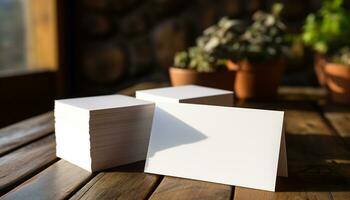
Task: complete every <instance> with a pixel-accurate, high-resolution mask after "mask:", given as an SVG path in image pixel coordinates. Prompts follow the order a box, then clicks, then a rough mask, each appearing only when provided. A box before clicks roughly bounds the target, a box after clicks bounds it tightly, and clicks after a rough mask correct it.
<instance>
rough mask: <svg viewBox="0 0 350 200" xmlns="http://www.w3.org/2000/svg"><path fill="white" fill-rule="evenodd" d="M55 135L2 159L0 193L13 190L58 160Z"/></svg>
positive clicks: (0, 164)
mask: <svg viewBox="0 0 350 200" xmlns="http://www.w3.org/2000/svg"><path fill="white" fill-rule="evenodd" d="M55 154H56V153H55V140H54V135H50V136H47V137H45V138H42V139H40V140H38V141H35V142H33V143H31V144H29V145H27V146H24V147H22V148H20V149H17V150H15V151H13V152H11V153H8V154H6V155H5V156H2V157H1V158H0V177H1V179H0V192H1V193H3V192H5V191H7V190H8V189H11V187H13V186H14V185H16V184H18V183H20V182H21V181H23V180H25V179H26V178H28V177H30V176H32V175H33V174H35V173H37V172H38V171H41V170H42V169H44V168H45V167H47V166H48V165H49V164H51V163H53V162H54V161H56V160H57V158H56V155H55Z"/></svg>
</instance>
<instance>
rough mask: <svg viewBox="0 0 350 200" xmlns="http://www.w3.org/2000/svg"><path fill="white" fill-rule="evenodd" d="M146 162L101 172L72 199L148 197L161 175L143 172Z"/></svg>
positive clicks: (136, 198) (136, 199)
mask: <svg viewBox="0 0 350 200" xmlns="http://www.w3.org/2000/svg"><path fill="white" fill-rule="evenodd" d="M143 168H144V162H137V163H134V164H130V165H126V166H122V167H118V168H115V169H111V170H108V171H105V172H101V173H99V174H98V175H97V176H95V177H94V178H93V179H92V180H91V181H90V182H89V183H87V184H86V185H85V186H84V187H83V188H82V189H81V190H79V191H78V192H77V193H76V194H75V195H74V196H73V197H72V198H71V199H135V200H138V199H146V197H147V196H148V195H149V193H150V192H151V191H153V189H154V187H156V185H157V183H158V179H159V178H160V177H159V176H156V175H150V174H145V173H143Z"/></svg>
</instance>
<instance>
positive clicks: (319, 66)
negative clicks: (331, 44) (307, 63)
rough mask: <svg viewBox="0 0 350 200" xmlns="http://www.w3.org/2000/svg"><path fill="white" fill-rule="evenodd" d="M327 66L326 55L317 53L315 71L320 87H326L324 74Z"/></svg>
mask: <svg viewBox="0 0 350 200" xmlns="http://www.w3.org/2000/svg"><path fill="white" fill-rule="evenodd" d="M326 64H327V59H326V57H325V56H324V55H322V54H319V53H316V54H315V55H314V69H315V73H316V77H317V80H318V83H319V84H320V86H325V85H326V77H325V73H324V66H325V65H326Z"/></svg>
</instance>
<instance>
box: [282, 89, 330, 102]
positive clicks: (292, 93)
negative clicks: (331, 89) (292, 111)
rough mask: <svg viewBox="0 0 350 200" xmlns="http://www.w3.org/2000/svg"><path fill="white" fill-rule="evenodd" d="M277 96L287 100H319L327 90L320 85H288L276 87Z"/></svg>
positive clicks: (323, 97) (324, 95)
mask: <svg viewBox="0 0 350 200" xmlns="http://www.w3.org/2000/svg"><path fill="white" fill-rule="evenodd" d="M278 94H279V98H280V99H283V100H289V101H319V100H323V99H325V97H326V96H327V91H326V89H325V88H320V87H288V86H282V87H279V88H278Z"/></svg>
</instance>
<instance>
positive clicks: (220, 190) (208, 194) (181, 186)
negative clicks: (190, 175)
mask: <svg viewBox="0 0 350 200" xmlns="http://www.w3.org/2000/svg"><path fill="white" fill-rule="evenodd" d="M231 195H232V187H231V186H228V185H222V184H215V183H209V182H204V181H195V180H189V179H182V178H175V177H168V176H166V177H164V179H163V180H162V182H161V183H160V185H159V186H158V187H157V189H156V190H155V191H154V193H153V194H152V196H151V197H150V199H168V200H170V199H217V200H224V199H231Z"/></svg>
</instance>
